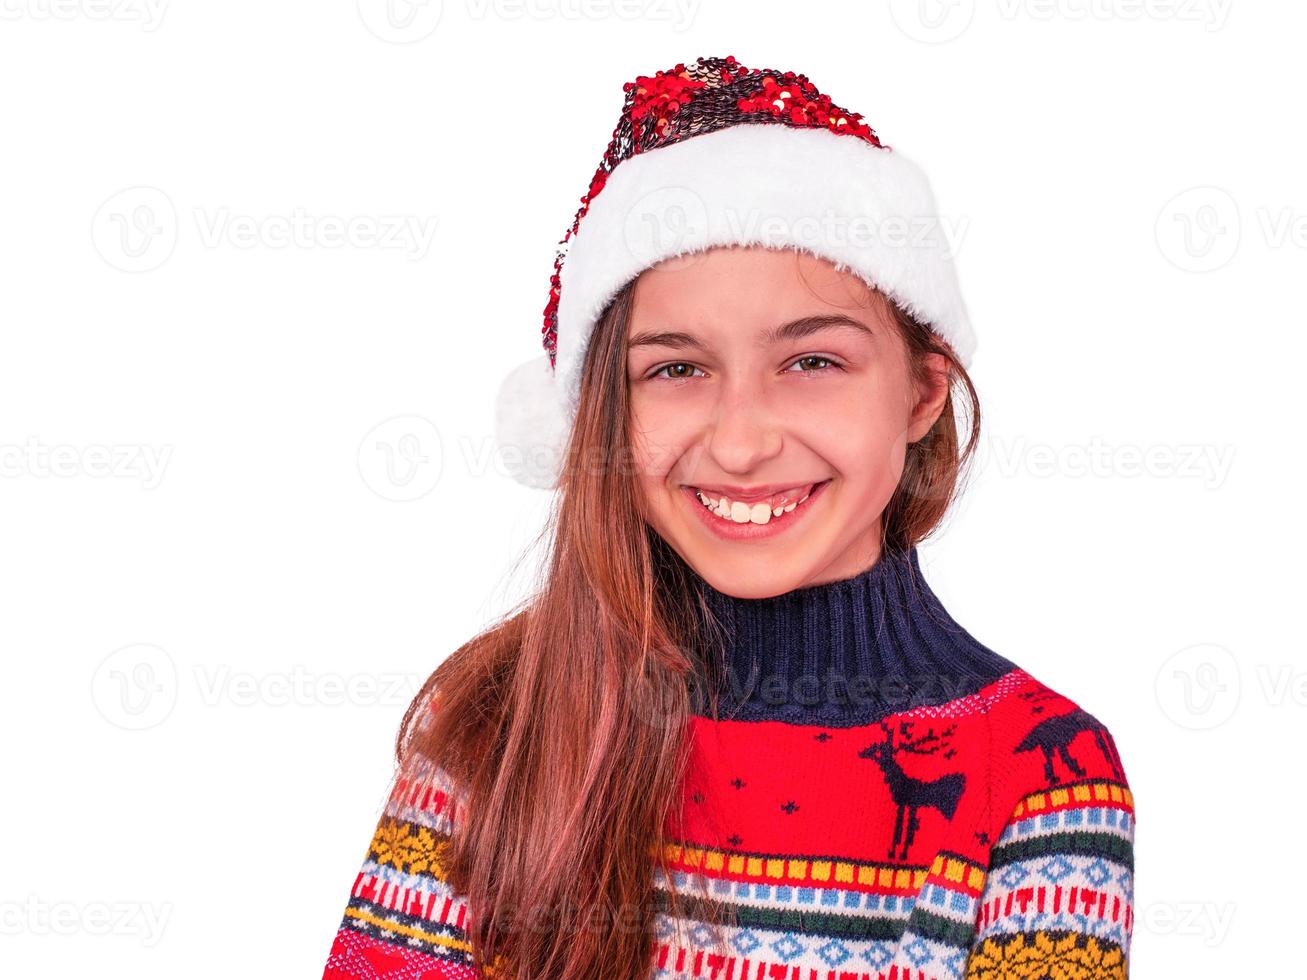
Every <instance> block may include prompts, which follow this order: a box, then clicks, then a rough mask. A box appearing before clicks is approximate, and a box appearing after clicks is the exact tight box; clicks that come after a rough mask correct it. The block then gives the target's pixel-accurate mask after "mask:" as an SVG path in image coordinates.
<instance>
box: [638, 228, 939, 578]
mask: <svg viewBox="0 0 1307 980" xmlns="http://www.w3.org/2000/svg"><path fill="white" fill-rule="evenodd" d="M927 361H928V367H929V368H930V369H931V377H932V379H933V383H932V384H931V385H929V386H920V387H919V386H918V385H916V384H915V383H914V382H913V380H912V378H911V375H910V373H909V365H908V355H907V348H906V346H905V344H904V342H903V340H902V338H901V337H900V336H899V334H898V330H897V328H896V327H895V326H894V324H893V321H892V320H891V314H890V311H889V309H888V307H887V306H886V301H885V300H884V298H883V297H882V296H881V295H880V294H879V293H876V292H874V291H872V290H869V289H868V288H867V287H866V286H865V285H864V284H863V282H862V280H861V279H859V278H858V277H857V276H855V275H853V274H852V273H846V272H840V271H837V270H836V268H835V266H834V265H833V264H831V263H829V262H827V261H825V260H824V259H819V258H816V257H814V256H811V255H808V254H807V253H803V252H796V251H792V250H780V249H768V248H760V247H729V248H716V249H712V250H709V251H707V252H703V253H699V254H696V255H691V256H686V257H683V258H679V259H672V260H668V261H666V262H662V263H660V264H658V265H656V266H653V267H652V268H650V269H647V270H646V271H645V272H644V273H643V274H642V275H641V276H640V278H639V280H638V281H637V283H636V286H635V292H634V299H633V306H632V310H631V317H630V326H629V337H628V354H627V379H628V383H629V386H630V395H631V414H632V425H633V431H632V442H633V446H634V451H635V462H636V467H637V472H638V479H639V481H640V484H641V489H642V491H643V495H644V500H645V503H646V507H647V515H646V516H647V519H648V520H649V522H650V523H651V524H652V525H653V527H654V529H655V530H656V531H657V532H658V533H659V534H660V535H661V536H662V537H663V539H664V540H665V541H667V543H668V544H669V545H671V547H672V548H674V549H675V550H676V552H677V553H678V554H679V555H680V556H681V557H682V558H683V559H684V560H685V561H686V562H688V563H689V564H690V566H691V567H692V568H694V569H695V571H697V572H698V573H699V574H700V575H701V576H702V577H703V578H704V579H706V580H707V581H708V582H709V584H711V585H712V586H713V587H715V588H717V589H719V590H720V591H722V592H725V593H727V594H730V595H735V596H739V597H742V598H762V597H766V596H771V595H778V594H780V593H782V592H787V591H789V590H791V589H795V588H800V587H803V586H808V585H817V584H821V583H823V582H830V581H836V580H838V579H844V578H849V577H852V576H854V575H857V574H858V573H859V572H862V571H864V570H866V569H867V568H870V567H871V565H873V564H874V563H875V562H876V561H877V560H878V559H879V557H880V535H881V513H882V512H883V511H884V509H885V506H886V504H887V503H888V502H889V499H890V497H891V495H892V494H893V492H894V488H895V487H896V486H897V485H898V481H899V477H900V475H901V474H902V472H903V462H904V455H905V453H906V449H907V446H908V444H909V443H912V442H916V441H917V440H919V439H921V438H922V437H923V436H924V435H925V434H926V433H927V432H928V431H929V430H930V427H931V426H932V425H933V424H934V422H935V420H936V419H937V418H938V417H939V414H940V411H941V410H942V408H943V404H944V399H945V397H946V395H947V382H946V378H947V375H946V374H945V373H944V372H945V371H946V370H947V364H946V361H945V359H944V358H943V357H942V356H940V355H938V354H932V355H929V356H928V358H927ZM700 497H702V498H704V499H705V500H706V501H707V505H705V503H704V502H702V501H701V499H700ZM723 498H725V502H724V503H723V502H722V499H723ZM805 498H806V499H805ZM778 510H779V511H780V513H779V514H777V511H778Z"/></svg>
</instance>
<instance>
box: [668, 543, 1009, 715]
mask: <svg viewBox="0 0 1307 980" xmlns="http://www.w3.org/2000/svg"><path fill="white" fill-rule="evenodd" d="M692 578H693V580H694V581H695V583H696V585H697V587H698V588H699V590H700V592H701V593H702V595H703V598H704V602H705V606H706V608H707V609H708V610H709V611H710V612H711V614H712V615H713V616H714V618H715V619H716V620H717V621H718V622H719V623H720V624H721V626H722V628H723V630H724V631H725V641H724V643H723V644H722V647H721V648H720V649H718V650H716V651H715V652H714V654H713V655H714V658H715V659H714V665H713V666H714V667H715V668H716V669H715V671H714V672H713V674H712V675H711V676H713V679H712V680H707V679H706V678H700V680H701V681H706V683H708V684H710V685H711V686H712V687H713V688H715V689H716V691H717V692H718V710H719V713H720V715H721V717H722V718H736V719H744V720H750V721H760V720H775V721H789V722H794V723H803V724H814V723H816V724H829V725H832V726H837V725H853V724H866V723H869V722H871V721H875V720H877V719H879V718H883V717H885V716H886V715H889V714H893V713H895V712H899V711H904V710H907V709H908V708H912V707H917V706H920V705H929V704H941V703H944V702H946V701H951V700H953V699H955V698H957V697H961V696H963V695H966V694H970V693H974V692H975V691H976V690H979V689H980V688H981V687H983V686H985V685H986V684H988V683H990V682H992V681H994V680H997V679H998V678H999V677H1001V676H1002V675H1003V674H1005V673H1007V672H1008V671H1010V670H1013V669H1014V666H1015V665H1013V664H1012V663H1011V662H1010V661H1008V660H1006V659H1004V658H1003V657H1000V656H999V655H998V654H997V653H995V652H994V651H992V650H990V649H989V648H988V647H986V646H984V645H982V644H981V643H979V642H978V641H977V640H976V639H974V638H973V637H972V636H971V635H970V634H969V633H967V632H966V630H964V629H963V628H962V627H961V626H960V625H959V624H958V623H957V622H956V621H955V620H954V619H953V618H952V617H951V616H950V615H949V614H948V612H946V611H945V609H944V607H943V605H942V604H941V603H940V601H939V599H938V598H937V597H936V596H935V594H934V593H933V592H932V591H931V589H930V587H929V586H928V585H927V584H926V581H925V578H924V577H923V575H922V572H921V565H920V562H919V559H918V555H917V549H916V547H915V546H914V547H912V548H910V549H909V550H908V551H906V552H894V551H891V550H886V551H884V552H883V553H882V555H881V557H880V559H879V560H878V561H877V562H876V563H875V564H874V565H872V566H871V567H870V568H868V569H866V570H864V571H863V572H860V573H859V574H857V575H854V576H852V577H850V578H844V579H839V580H837V581H832V582H827V583H824V584H821V585H812V586H804V587H802V588H797V589H793V590H791V591H789V592H786V593H783V594H782V595H777V596H771V597H769V598H765V599H741V598H738V597H736V596H731V595H727V594H726V593H723V592H720V591H718V590H717V589H715V588H713V587H712V586H711V585H709V584H708V583H707V581H706V580H704V579H703V578H702V577H700V576H699V575H697V574H694V575H693V576H692ZM700 701H701V702H702V699H700ZM698 710H699V712H700V713H707V704H706V703H700V704H699V705H698Z"/></svg>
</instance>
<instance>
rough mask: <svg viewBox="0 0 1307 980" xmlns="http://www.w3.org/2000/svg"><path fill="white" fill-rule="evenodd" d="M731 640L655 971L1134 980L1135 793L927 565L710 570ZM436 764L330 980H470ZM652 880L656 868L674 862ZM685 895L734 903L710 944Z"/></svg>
mask: <svg viewBox="0 0 1307 980" xmlns="http://www.w3.org/2000/svg"><path fill="white" fill-rule="evenodd" d="M700 587H701V588H702V589H703V590H704V593H705V595H706V597H707V598H708V600H709V602H710V605H711V607H712V608H713V609H714V611H715V612H716V613H717V614H718V615H719V616H720V617H721V619H722V621H723V623H725V624H727V625H728V628H729V635H730V639H729V641H728V643H727V647H726V650H725V651H724V653H725V656H724V658H723V663H724V664H725V666H726V668H727V670H726V672H725V675H724V676H723V677H721V678H719V679H718V682H717V683H719V684H720V687H719V688H718V690H719V691H720V692H721V701H720V709H719V717H718V718H717V719H714V718H712V717H709V716H708V714H707V713H706V712H699V713H696V714H695V716H694V717H693V718H692V719H691V726H690V729H689V732H688V737H689V738H690V739H691V746H690V747H691V761H692V765H691V769H690V775H689V777H688V778H687V779H686V781H685V783H684V785H683V787H682V791H681V796H680V805H679V807H678V810H677V812H675V813H674V814H672V815H670V816H669V820H668V825H667V829H668V831H669V833H674V835H675V837H676V840H677V843H676V844H674V845H673V846H672V847H670V849H669V851H668V853H667V854H665V855H664V862H663V864H662V865H656V866H655V883H656V886H657V889H658V895H659V897H660V898H661V899H662V900H661V901H660V904H659V910H660V911H659V914H658V915H657V917H656V920H655V939H656V942H655V961H654V962H653V963H652V964H651V966H650V977H651V978H658V980H670V978H681V977H706V978H719V980H763V978H767V980H959V978H966V980H982V978H984V980H1014V978H1031V980H1040V978H1044V977H1046V976H1052V977H1076V978H1124V977H1126V976H1127V975H1128V956H1129V944H1130V937H1131V932H1132V926H1133V916H1132V904H1131V903H1132V901H1133V867H1134V860H1133V844H1134V806H1133V797H1132V795H1131V792H1130V788H1129V785H1128V783H1127V781H1126V777H1125V773H1124V770H1123V768H1122V764H1121V760H1120V757H1119V756H1118V755H1117V751H1116V746H1115V743H1114V741H1113V738H1112V736H1111V734H1110V733H1109V732H1108V730H1107V729H1106V728H1105V727H1104V726H1103V725H1102V724H1101V723H1100V722H1099V721H1098V720H1097V719H1095V718H1094V717H1093V716H1092V715H1090V714H1088V713H1087V712H1085V711H1084V710H1083V709H1081V708H1080V707H1079V706H1078V705H1077V704H1076V703H1075V702H1073V701H1071V700H1070V699H1068V698H1066V697H1064V696H1062V695H1061V694H1058V693H1057V692H1055V691H1052V690H1050V689H1049V688H1048V687H1047V686H1045V685H1044V684H1042V683H1040V682H1039V681H1037V680H1036V679H1034V678H1033V677H1032V676H1031V675H1030V674H1028V673H1026V672H1025V671H1024V670H1021V669H1020V668H1018V667H1016V666H1015V665H1014V664H1012V663H1011V662H1010V661H1007V660H1005V659H1004V658H1002V657H1000V656H999V655H998V654H996V653H994V652H993V651H991V650H989V649H988V648H987V647H984V646H983V645H981V644H980V643H979V642H977V641H976V640H975V639H974V638H972V637H971V636H970V635H969V634H968V633H966V632H965V631H964V630H963V629H962V628H961V627H960V626H958V624H957V623H956V622H955V621H954V620H953V619H952V618H951V617H950V616H949V615H948V614H947V612H945V611H944V609H943V606H942V605H941V604H940V602H939V600H938V598H937V597H936V596H935V595H934V594H933V592H931V590H930V589H929V587H928V586H927V585H926V583H925V581H924V579H923V578H922V575H921V569H920V565H919V563H918V558H917V553H916V550H915V549H913V550H912V551H910V552H909V553H907V554H905V555H893V554H887V555H886V556H885V557H884V558H883V559H882V560H881V561H879V562H877V564H876V565H875V566H873V567H872V568H871V569H868V570H867V571H865V572H863V573H862V574H860V575H858V576H855V577H853V578H850V579H845V580H842V581H840V582H834V583H827V584H825V585H820V586H813V587H808V588H804V589H797V590H794V591H792V592H789V593H786V594H785V595H783V596H778V597H774V598H770V599H757V600H754V599H737V598H734V597H731V596H727V595H724V594H723V593H720V592H717V591H716V590H715V589H713V588H712V587H711V586H708V585H707V583H704V582H702V580H700ZM457 801H458V797H457V793H456V789H455V787H453V786H452V785H450V784H449V782H448V779H447V777H446V776H445V774H444V773H443V771H441V770H440V769H439V767H436V768H435V769H433V771H432V772H431V773H430V774H429V775H428V777H426V778H425V779H422V780H420V781H417V782H409V783H401V784H399V785H398V786H397V787H396V790H395V792H394V793H393V794H392V796H391V798H390V800H389V803H388V805H387V808H386V812H385V814H384V816H383V818H382V820H381V822H380V825H379V826H378V828H377V832H376V835H375V836H374V838H373V841H372V844H371V846H370V847H369V850H368V853H367V855H366V858H365V860H364V862H363V866H362V868H361V870H360V872H359V874H358V876H357V878H356V880H355V883H354V887H353V889H352V891H351V894H350V898H349V901H348V906H347V908H346V910H345V917H344V921H343V922H342V924H341V926H340V929H339V932H338V933H337V936H336V940H335V943H334V945H333V947H332V950H331V953H330V956H329V959H328V963H327V968H326V972H325V973H324V978H347V977H349V978H381V977H391V978H406V980H408V978H438V977H451V978H472V977H474V976H475V973H474V972H473V971H472V970H471V969H470V967H469V966H468V964H469V962H470V955H469V952H468V944H467V938H466V929H465V927H466V922H467V919H466V916H467V914H468V913H467V908H466V906H465V905H464V903H463V901H462V900H461V898H460V896H458V895H457V894H455V893H454V892H453V891H452V890H451V889H450V888H449V887H448V885H447V883H446V882H445V881H444V879H443V878H442V876H441V873H440V866H439V849H440V845H441V842H442V841H443V840H445V839H446V838H447V836H448V835H449V834H451V833H453V832H454V829H455V828H456V826H457V825H458V822H459V820H460V818H461V811H460V807H459V805H458V802H457ZM664 869H665V870H664ZM671 889H675V890H677V891H678V892H679V893H680V894H682V895H684V896H685V897H686V898H687V899H688V900H689V902H690V903H691V904H690V908H691V909H693V908H694V905H693V903H694V902H696V901H698V902H703V901H711V902H719V903H725V904H726V905H728V906H730V912H731V914H732V915H733V916H734V919H733V920H732V921H733V922H734V923H735V924H734V925H732V926H729V927H728V928H727V929H726V930H725V935H726V939H727V947H726V949H725V950H724V951H723V950H721V949H719V948H717V947H714V946H711V945H708V944H706V939H707V937H706V936H705V935H704V933H705V930H704V929H703V928H702V927H701V926H700V927H699V928H697V929H696V921H695V919H694V918H693V915H692V914H691V915H690V917H689V918H686V919H684V920H676V919H673V918H672V917H671V916H669V915H668V914H666V911H665V908H666V898H665V896H666V893H667V892H668V891H669V890H671Z"/></svg>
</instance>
